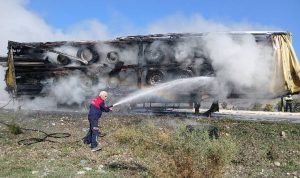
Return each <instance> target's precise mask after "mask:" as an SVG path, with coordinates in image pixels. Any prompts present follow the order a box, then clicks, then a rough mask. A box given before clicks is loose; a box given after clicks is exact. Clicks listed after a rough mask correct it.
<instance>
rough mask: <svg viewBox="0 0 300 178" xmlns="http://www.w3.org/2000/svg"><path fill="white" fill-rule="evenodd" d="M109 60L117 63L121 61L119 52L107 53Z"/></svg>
mask: <svg viewBox="0 0 300 178" xmlns="http://www.w3.org/2000/svg"><path fill="white" fill-rule="evenodd" d="M106 60H107V62H109V63H111V64H116V63H117V62H118V61H119V54H118V53H117V52H115V51H111V52H108V53H107V55H106Z"/></svg>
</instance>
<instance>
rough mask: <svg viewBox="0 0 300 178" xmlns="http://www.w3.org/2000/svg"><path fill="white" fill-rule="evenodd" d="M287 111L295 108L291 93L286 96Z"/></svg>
mask: <svg viewBox="0 0 300 178" xmlns="http://www.w3.org/2000/svg"><path fill="white" fill-rule="evenodd" d="M284 99H285V112H288V110H290V112H293V111H292V108H293V98H292V95H291V94H288V95H287V96H286V97H285V98H284Z"/></svg>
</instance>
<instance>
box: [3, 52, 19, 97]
mask: <svg viewBox="0 0 300 178" xmlns="http://www.w3.org/2000/svg"><path fill="white" fill-rule="evenodd" d="M5 81H6V86H7V87H8V89H9V90H10V91H12V94H13V96H14V95H15V92H16V91H17V85H16V77H15V66H14V57H13V52H12V49H10V50H9V51H8V56H7V71H6V74H5Z"/></svg>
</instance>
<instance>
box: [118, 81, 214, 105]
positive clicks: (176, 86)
mask: <svg viewBox="0 0 300 178" xmlns="http://www.w3.org/2000/svg"><path fill="white" fill-rule="evenodd" d="M214 81H215V80H214V77H204V76H201V77H192V78H183V79H177V80H173V81H170V82H166V83H161V84H158V85H155V86H153V87H150V88H146V89H143V90H139V91H136V92H133V93H131V94H129V95H128V96H127V97H125V98H122V99H121V100H120V101H118V102H117V103H115V104H113V106H114V107H115V106H118V105H121V104H124V103H129V102H132V101H134V100H137V99H140V98H143V97H146V96H148V95H151V94H154V93H157V92H161V91H165V90H168V91H165V92H170V91H177V92H178V91H182V90H184V91H192V90H194V89H197V88H199V87H201V86H207V85H208V84H213V82H214ZM183 86H184V87H183Z"/></svg>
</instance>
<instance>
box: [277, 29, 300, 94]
mask: <svg viewBox="0 0 300 178" xmlns="http://www.w3.org/2000/svg"><path fill="white" fill-rule="evenodd" d="M272 42H273V47H274V60H275V63H274V64H275V66H274V75H273V80H272V86H271V87H272V89H271V90H272V91H273V92H274V94H275V93H276V94H284V93H287V92H291V93H297V92H299V91H300V66H299V62H298V59H297V56H296V53H295V51H294V48H293V46H292V38H291V34H290V33H287V34H273V35H272Z"/></svg>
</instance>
